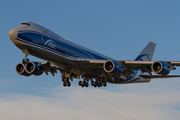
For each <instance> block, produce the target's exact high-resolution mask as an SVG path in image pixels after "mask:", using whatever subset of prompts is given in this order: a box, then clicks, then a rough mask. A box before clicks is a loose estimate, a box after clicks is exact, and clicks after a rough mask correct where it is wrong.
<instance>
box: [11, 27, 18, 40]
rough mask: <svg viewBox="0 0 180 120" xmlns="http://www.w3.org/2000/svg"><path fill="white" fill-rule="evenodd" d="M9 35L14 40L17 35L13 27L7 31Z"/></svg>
mask: <svg viewBox="0 0 180 120" xmlns="http://www.w3.org/2000/svg"><path fill="white" fill-rule="evenodd" d="M9 37H10V38H11V40H14V39H15V38H16V37H17V31H16V30H15V29H14V28H13V29H11V30H10V31H9Z"/></svg>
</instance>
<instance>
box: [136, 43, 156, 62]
mask: <svg viewBox="0 0 180 120" xmlns="http://www.w3.org/2000/svg"><path fill="white" fill-rule="evenodd" d="M155 47H156V44H155V43H153V42H149V44H148V45H147V46H146V47H145V48H144V49H143V50H142V51H141V53H140V54H139V55H138V56H137V58H136V59H135V60H134V61H151V60H152V57H153V54H154V50H155Z"/></svg>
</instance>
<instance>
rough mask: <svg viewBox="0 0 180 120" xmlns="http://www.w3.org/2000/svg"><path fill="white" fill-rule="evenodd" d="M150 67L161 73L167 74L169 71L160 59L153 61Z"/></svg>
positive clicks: (167, 66)
mask: <svg viewBox="0 0 180 120" xmlns="http://www.w3.org/2000/svg"><path fill="white" fill-rule="evenodd" d="M151 69H152V71H153V72H154V73H156V74H161V75H167V74H169V72H170V71H171V69H170V67H169V65H167V64H166V63H164V62H161V61H158V62H154V63H153V64H152V66H151Z"/></svg>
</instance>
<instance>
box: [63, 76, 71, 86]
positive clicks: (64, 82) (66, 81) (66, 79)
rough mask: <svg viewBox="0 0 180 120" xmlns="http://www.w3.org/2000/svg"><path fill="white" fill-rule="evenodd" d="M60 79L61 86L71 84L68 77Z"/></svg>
mask: <svg viewBox="0 0 180 120" xmlns="http://www.w3.org/2000/svg"><path fill="white" fill-rule="evenodd" d="M62 81H63V86H64V87H66V86H67V87H70V86H71V83H70V82H69V78H68V77H63V78H62Z"/></svg>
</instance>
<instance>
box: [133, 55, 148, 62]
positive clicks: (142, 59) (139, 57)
mask: <svg viewBox="0 0 180 120" xmlns="http://www.w3.org/2000/svg"><path fill="white" fill-rule="evenodd" d="M150 56H151V55H150V54H142V55H140V56H138V57H137V58H136V61H144V60H146V61H151V59H150ZM144 57H146V58H144Z"/></svg>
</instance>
